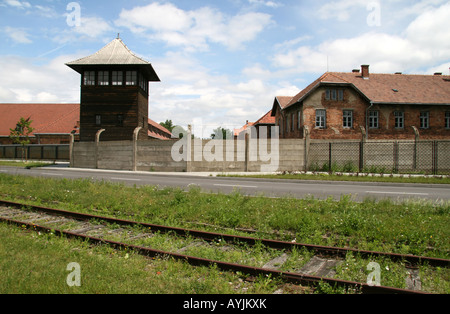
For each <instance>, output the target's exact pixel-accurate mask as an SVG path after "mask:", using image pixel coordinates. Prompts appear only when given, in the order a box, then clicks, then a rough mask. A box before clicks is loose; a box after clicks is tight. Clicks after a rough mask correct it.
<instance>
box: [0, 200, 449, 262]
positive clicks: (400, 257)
mask: <svg viewBox="0 0 450 314" xmlns="http://www.w3.org/2000/svg"><path fill="white" fill-rule="evenodd" d="M1 204H3V205H9V206H14V207H22V208H23V207H25V208H34V209H36V210H38V211H42V212H45V213H47V214H53V215H64V216H66V217H67V216H69V217H72V218H75V219H79V220H91V219H96V220H101V221H105V222H108V223H114V224H118V225H122V226H142V227H144V228H149V229H150V230H152V231H159V232H162V233H168V232H172V233H175V234H177V235H181V236H192V237H195V238H198V239H202V240H205V241H215V240H218V239H221V240H224V241H227V242H230V243H233V242H234V243H236V242H237V243H246V244H249V245H255V244H257V243H261V244H263V245H265V246H267V247H270V248H274V249H287V250H293V249H294V248H297V249H302V248H305V249H308V250H311V251H315V252H317V253H321V254H324V255H333V256H340V257H343V256H345V255H346V254H347V253H349V252H352V253H354V254H358V255H360V256H362V257H387V258H390V259H392V260H395V261H404V262H407V263H410V264H412V265H420V264H427V265H430V266H440V267H449V266H450V260H448V259H442V258H433V257H427V256H417V255H409V254H397V253H387V252H377V251H367V250H359V249H354V248H341V247H332V246H323V245H313V244H305V243H297V242H287V241H278V240H270V239H258V238H252V237H246V236H237V235H229V234H222V233H215V232H206V231H199V230H192V229H183V228H177V227H169V226H162V225H155V224H149V223H142V222H136V221H131V220H124V219H117V218H110V217H103V216H97V215H91V214H84V213H77V212H72V211H66V210H61V209H54V208H47V207H42V206H35V205H28V204H21V203H16V202H10V201H5V200H0V205H1Z"/></svg>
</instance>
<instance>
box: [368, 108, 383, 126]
mask: <svg viewBox="0 0 450 314" xmlns="http://www.w3.org/2000/svg"><path fill="white" fill-rule="evenodd" d="M379 126H380V124H379V113H378V111H376V110H372V111H369V129H378V128H379Z"/></svg>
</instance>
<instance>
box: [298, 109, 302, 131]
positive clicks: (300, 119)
mask: <svg viewBox="0 0 450 314" xmlns="http://www.w3.org/2000/svg"><path fill="white" fill-rule="evenodd" d="M301 127H302V112H301V111H299V112H298V113H297V129H299V130H300V128H301Z"/></svg>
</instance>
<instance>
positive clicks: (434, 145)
mask: <svg viewBox="0 0 450 314" xmlns="http://www.w3.org/2000/svg"><path fill="white" fill-rule="evenodd" d="M188 152H189V154H188ZM449 152H450V141H375V140H370V141H356V140H353V141H352V140H349V141H337V140H335V141H329V140H308V139H306V140H304V139H279V140H270V139H268V140H261V139H250V140H248V139H246V140H245V139H236V140H223V141H222V140H200V139H192V140H184V141H183V140H167V141H161V140H146V141H113V142H110V141H108V142H99V143H95V142H76V143H73V149H72V158H71V166H72V167H79V168H98V169H117V170H137V171H170V172H276V171H304V170H325V169H326V170H327V171H330V170H333V171H345V169H349V170H348V171H368V170H375V172H380V171H381V172H384V173H390V172H391V171H400V172H401V171H422V172H432V173H438V172H450V158H448V156H449ZM350 169H351V170H350Z"/></svg>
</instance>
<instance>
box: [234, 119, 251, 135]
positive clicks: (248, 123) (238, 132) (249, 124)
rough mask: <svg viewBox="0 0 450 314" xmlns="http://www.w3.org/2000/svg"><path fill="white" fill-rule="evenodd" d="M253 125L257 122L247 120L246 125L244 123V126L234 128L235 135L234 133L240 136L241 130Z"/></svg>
mask: <svg viewBox="0 0 450 314" xmlns="http://www.w3.org/2000/svg"><path fill="white" fill-rule="evenodd" d="M253 125H255V122H248V121H247V122H246V123H245V125H244V126H243V127H242V128H239V129H234V130H233V135H234V136H238V135H239V134H240V133H241V132H243V131H245V130H247V128H248V127H251V126H253Z"/></svg>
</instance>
